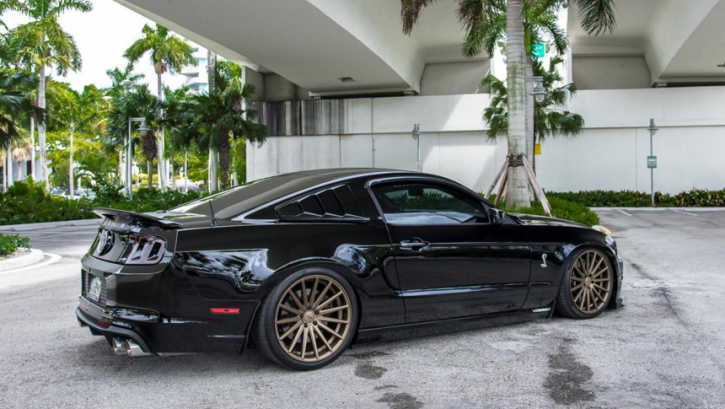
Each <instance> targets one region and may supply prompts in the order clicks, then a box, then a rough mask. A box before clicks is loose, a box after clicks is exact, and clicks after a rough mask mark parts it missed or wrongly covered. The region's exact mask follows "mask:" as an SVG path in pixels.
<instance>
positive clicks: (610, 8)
mask: <svg viewBox="0 0 725 409" xmlns="http://www.w3.org/2000/svg"><path fill="white" fill-rule="evenodd" d="M574 1H575V2H576V5H577V8H578V9H579V18H580V22H581V26H582V28H583V29H584V31H586V33H587V34H589V35H595V36H597V35H599V34H602V33H605V32H610V33H611V32H613V31H614V29H615V28H616V26H617V21H616V18H615V12H614V7H615V5H614V0H574Z"/></svg>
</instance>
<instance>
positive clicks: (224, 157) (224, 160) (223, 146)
mask: <svg viewBox="0 0 725 409" xmlns="http://www.w3.org/2000/svg"><path fill="white" fill-rule="evenodd" d="M217 150H218V151H219V167H220V168H221V170H222V179H221V180H222V182H221V189H222V190H224V189H226V188H227V186H228V184H229V157H230V155H229V151H230V150H231V149H230V146H229V133H228V132H226V130H222V131H221V132H219V142H218V143H217Z"/></svg>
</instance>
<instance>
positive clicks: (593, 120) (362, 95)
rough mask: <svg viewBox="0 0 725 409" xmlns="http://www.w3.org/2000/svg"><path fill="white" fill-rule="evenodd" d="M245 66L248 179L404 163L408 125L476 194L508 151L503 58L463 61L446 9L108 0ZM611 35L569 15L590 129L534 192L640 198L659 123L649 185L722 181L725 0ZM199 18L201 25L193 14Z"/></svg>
mask: <svg viewBox="0 0 725 409" xmlns="http://www.w3.org/2000/svg"><path fill="white" fill-rule="evenodd" d="M116 1H118V2H119V3H121V4H123V5H125V6H127V7H129V8H131V9H133V10H135V11H137V12H139V13H141V14H143V15H144V16H146V17H148V18H150V19H152V20H155V21H157V22H159V23H161V24H163V25H165V26H167V27H169V28H170V29H172V30H174V31H176V32H178V33H180V34H181V35H183V36H185V37H187V38H190V39H191V40H193V41H194V42H196V43H198V44H200V45H201V46H203V47H207V48H209V49H211V50H213V51H215V52H216V53H218V54H219V55H220V56H222V57H224V58H227V59H229V60H231V61H234V62H236V63H239V64H242V65H243V66H244V67H245V78H246V81H247V82H248V83H252V84H255V85H256V87H257V93H256V94H255V96H254V98H253V101H251V102H254V106H255V107H256V108H257V109H258V110H259V111H260V120H261V121H262V122H263V123H265V124H266V125H268V126H269V129H270V138H269V139H268V141H267V142H266V143H265V144H263V145H261V146H249V147H248V148H249V149H248V150H247V155H248V158H247V166H248V171H247V175H248V179H249V180H254V179H259V178H263V177H267V176H271V175H275V174H279V173H284V172H290V171H296V170H303V169H313V168H326V167H339V166H345V167H348V166H374V167H389V168H400V169H414V167H415V162H416V159H417V158H416V142H415V141H414V140H413V138H412V137H411V130H412V128H413V124H415V123H420V126H421V131H422V137H421V138H422V139H421V143H422V156H421V161H422V162H423V164H422V166H423V170H424V171H425V172H430V173H436V174H441V175H444V176H447V177H450V178H452V179H455V180H458V181H460V182H462V183H464V184H466V185H467V186H469V187H471V188H473V189H475V190H484V189H485V188H486V187H487V186H488V185H489V184H490V183H491V181H492V180H493V178H494V176H495V172H496V171H497V170H498V169H499V168H500V166H501V163H502V161H503V159H504V156H505V153H506V150H507V148H506V140H505V139H498V140H495V141H491V140H489V139H487V138H486V136H485V131H486V123H485V121H484V120H483V119H482V113H483V110H484V108H485V107H486V106H488V104H489V99H490V98H489V95H488V94H487V90H486V89H481V88H480V87H479V83H480V81H481V79H482V78H483V77H484V76H485V75H486V74H488V73H492V74H494V75H496V76H498V77H500V78H504V77H505V65H504V61H503V58H502V57H501V55H500V54H497V55H495V56H493V58H491V59H489V58H487V57H484V56H482V57H480V58H474V59H467V58H464V57H462V56H461V54H460V44H461V40H462V36H463V33H462V31H461V29H460V24H459V23H458V22H457V20H456V17H455V10H456V7H457V3H456V2H454V1H444V2H440V3H438V4H436V5H435V6H433V7H431V8H429V9H426V10H425V11H424V12H423V15H422V19H421V22H420V24H419V26H418V27H416V29H415V30H414V32H413V34H412V35H411V36H404V35H402V34H401V23H400V18H399V7H400V6H399V3H398V2H397V1H394V0H365V1H358V0H248V1H244V2H239V1H234V0H219V1H215V2H213V3H209V2H185V3H183V4H182V3H178V2H173V3H169V2H158V1H154V0H116ZM616 6H617V28H616V31H615V32H614V33H613V34H607V35H603V36H599V37H591V36H587V35H586V34H585V33H584V32H583V30H582V29H581V28H580V27H579V24H578V16H577V10H576V9H570V10H569V12H568V15H566V14H565V15H564V16H562V21H563V24H562V26H564V27H566V29H567V31H568V34H569V37H570V40H571V51H570V53H569V55H567V56H566V63H565V64H566V69H565V72H564V77H565V80H566V81H570V80H573V81H575V82H576V83H577V85H578V87H579V89H580V92H579V93H578V94H577V96H576V97H575V98H574V99H573V100H572V101H571V102H570V104H569V106H568V109H569V110H571V111H573V112H576V113H579V114H581V115H582V116H583V117H584V118H585V120H586V128H585V130H584V132H583V133H582V134H581V135H580V136H578V137H576V138H567V139H564V138H558V139H557V138H554V139H550V140H547V141H546V142H545V143H544V144H543V149H542V154H541V155H540V156H537V157H536V163H537V172H538V177H539V179H540V182H541V183H542V185H543V186H544V188H546V189H548V190H551V191H578V190H592V189H612V190H622V189H630V190H640V191H647V190H649V172H648V170H647V166H646V159H647V155H649V136H648V133H647V131H646V130H645V128H646V127H647V126H648V125H649V119H650V118H654V119H655V120H656V121H657V124H658V125H659V127H660V128H661V131H660V132H659V133H658V134H657V136H656V137H655V153H656V154H657V155H658V157H659V168H658V169H657V171H656V179H655V185H656V189H657V190H660V191H665V192H670V193H677V192H680V191H682V190H689V189H691V188H694V187H697V188H708V189H722V188H724V187H725V170H723V165H725V160H723V159H722V156H723V155H722V152H723V150H725V109H723V108H725V87H723V85H725V68H723V67H722V65H723V62H725V52H724V51H725V35H724V34H725V26H723V25H722V24H721V22H722V21H724V20H725V0H688V1H682V0H617V1H616ZM199 16H204V17H203V18H199Z"/></svg>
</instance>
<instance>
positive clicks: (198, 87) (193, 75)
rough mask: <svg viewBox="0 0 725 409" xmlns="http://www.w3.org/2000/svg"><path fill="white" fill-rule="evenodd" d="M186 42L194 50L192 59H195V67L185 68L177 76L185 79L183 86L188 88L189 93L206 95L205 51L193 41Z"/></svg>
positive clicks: (206, 62) (207, 85) (207, 77)
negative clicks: (179, 75)
mask: <svg viewBox="0 0 725 409" xmlns="http://www.w3.org/2000/svg"><path fill="white" fill-rule="evenodd" d="M187 42H188V43H189V45H190V46H191V47H192V48H193V49H194V59H196V65H187V66H185V67H184V68H183V69H182V70H181V72H180V73H179V74H181V75H183V76H185V77H186V81H184V86H187V87H189V91H190V92H193V93H195V94H202V93H206V92H207V91H208V90H209V75H208V74H207V70H208V61H207V57H208V55H207V49H206V48H203V47H201V46H200V45H199V44H196V43H194V42H193V41H187Z"/></svg>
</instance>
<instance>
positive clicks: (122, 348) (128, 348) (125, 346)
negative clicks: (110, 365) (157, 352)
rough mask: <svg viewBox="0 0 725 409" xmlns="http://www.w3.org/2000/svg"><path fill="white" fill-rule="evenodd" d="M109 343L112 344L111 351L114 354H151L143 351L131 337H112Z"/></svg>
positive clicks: (132, 355)
mask: <svg viewBox="0 0 725 409" xmlns="http://www.w3.org/2000/svg"><path fill="white" fill-rule="evenodd" d="M111 344H112V345H113V352H114V353H115V354H116V355H128V356H130V357H132V358H135V357H138V356H148V355H151V354H150V353H148V352H144V350H143V349H142V348H141V346H140V345H139V344H137V343H136V342H134V341H133V340H131V339H126V338H113V341H112V342H111Z"/></svg>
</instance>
